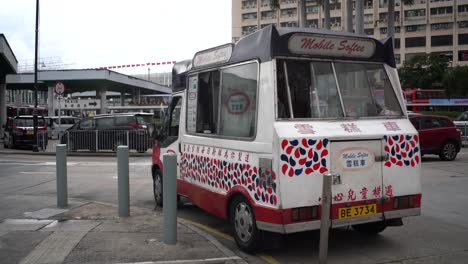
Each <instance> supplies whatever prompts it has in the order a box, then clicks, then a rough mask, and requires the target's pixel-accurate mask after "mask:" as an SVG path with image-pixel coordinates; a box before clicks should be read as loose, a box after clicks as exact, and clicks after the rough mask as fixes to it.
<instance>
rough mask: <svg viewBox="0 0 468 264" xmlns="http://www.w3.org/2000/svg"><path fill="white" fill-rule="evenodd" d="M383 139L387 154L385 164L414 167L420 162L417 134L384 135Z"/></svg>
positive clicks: (388, 165)
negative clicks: (387, 158) (387, 157)
mask: <svg viewBox="0 0 468 264" xmlns="http://www.w3.org/2000/svg"><path fill="white" fill-rule="evenodd" d="M384 140H385V147H384V150H385V152H387V153H388V155H389V160H388V161H386V162H385V163H384V165H385V166H387V167H389V168H390V167H392V166H398V167H409V166H411V167H415V166H417V165H418V164H419V162H421V156H420V155H421V153H420V150H419V137H418V135H412V136H411V135H395V136H384Z"/></svg>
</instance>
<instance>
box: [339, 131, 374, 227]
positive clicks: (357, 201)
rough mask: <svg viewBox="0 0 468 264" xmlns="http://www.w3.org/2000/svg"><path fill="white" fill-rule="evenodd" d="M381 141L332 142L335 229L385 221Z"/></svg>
mask: <svg viewBox="0 0 468 264" xmlns="http://www.w3.org/2000/svg"><path fill="white" fill-rule="evenodd" d="M382 144H383V142H382V140H381V139H376V140H356V141H332V142H331V144H330V146H331V164H330V165H331V166H330V168H331V172H332V173H333V174H335V175H337V176H336V177H334V181H333V183H332V210H331V217H332V225H333V226H334V227H336V226H342V225H350V224H357V223H362V222H369V221H374V220H375V221H378V220H381V219H382V218H383V212H382V207H381V205H380V203H379V202H378V201H380V199H381V198H382V193H383V190H382V182H383V176H382V175H383V174H382V162H381V160H382V159H383V158H382Z"/></svg>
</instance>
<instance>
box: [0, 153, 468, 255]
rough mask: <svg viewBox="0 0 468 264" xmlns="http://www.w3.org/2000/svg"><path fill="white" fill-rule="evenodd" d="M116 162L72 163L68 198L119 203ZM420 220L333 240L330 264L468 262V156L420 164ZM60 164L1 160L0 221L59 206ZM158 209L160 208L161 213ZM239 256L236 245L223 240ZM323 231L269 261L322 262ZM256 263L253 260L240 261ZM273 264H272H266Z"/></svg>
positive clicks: (135, 200)
mask: <svg viewBox="0 0 468 264" xmlns="http://www.w3.org/2000/svg"><path fill="white" fill-rule="evenodd" d="M130 172H131V173H130V201H131V206H138V207H145V208H151V209H152V208H153V207H154V203H153V194H152V182H151V177H150V158H149V157H134V158H130ZM116 176H117V165H116V158H115V157H68V178H69V182H68V184H69V196H70V197H73V198H81V199H85V200H96V201H101V202H108V203H114V204H116V203H117V177H116ZM422 184H423V208H422V216H419V217H413V218H408V219H406V220H405V225H404V226H403V227H394V228H388V229H387V230H386V231H384V232H383V233H382V234H381V235H379V236H375V237H368V236H363V235H361V234H358V233H356V232H353V231H352V230H348V229H346V228H343V229H338V230H334V231H333V232H332V234H331V240H330V248H329V249H330V252H329V263H342V262H350V263H386V262H392V263H393V262H396V263H440V262H445V263H462V262H464V261H465V260H466V258H467V257H468V220H467V219H468V210H466V209H465V208H466V204H467V202H468V193H467V192H466V190H467V189H468V149H467V148H464V149H463V150H462V152H461V153H460V154H459V157H458V158H457V160H455V161H453V162H442V161H439V160H438V158H437V157H436V156H433V157H430V156H427V157H424V159H423V179H422ZM55 190H56V182H55V157H53V156H37V155H35V156H31V155H1V156H0V209H1V210H0V221H1V220H3V219H6V218H14V217H15V216H18V215H19V214H22V213H23V212H25V211H35V210H38V209H41V208H44V207H46V206H51V205H54V204H55V203H56V197H55ZM158 210H159V209H158ZM179 217H183V218H187V219H190V220H193V221H197V222H201V223H203V224H205V225H207V226H209V227H211V228H213V229H215V230H217V231H220V232H223V233H228V230H229V227H228V225H227V224H226V222H224V221H222V220H220V219H217V218H215V217H212V216H210V215H208V214H206V213H204V212H203V211H201V210H199V209H198V208H196V207H193V206H190V205H186V206H185V207H183V208H182V209H180V210H179ZM218 238H219V239H220V241H221V242H222V243H224V244H225V245H226V246H227V247H229V248H231V249H233V250H235V245H234V243H233V242H232V241H231V240H229V239H225V238H226V237H224V238H223V237H221V236H219V237H218ZM318 239H319V235H318V232H306V233H301V234H295V235H289V236H287V237H285V239H284V240H283V244H282V246H281V247H279V248H278V247H273V248H272V249H270V250H266V251H265V252H264V253H265V254H266V255H269V256H272V257H273V258H272V259H270V261H269V262H274V261H275V260H276V261H279V262H280V263H311V262H315V261H316V260H317V254H318ZM243 257H244V259H246V260H248V261H249V262H251V263H256V262H259V259H258V258H257V257H255V256H246V255H243ZM267 260H268V259H267Z"/></svg>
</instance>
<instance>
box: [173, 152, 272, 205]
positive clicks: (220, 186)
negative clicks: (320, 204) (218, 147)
mask: <svg viewBox="0 0 468 264" xmlns="http://www.w3.org/2000/svg"><path fill="white" fill-rule="evenodd" d="M180 166H181V174H182V175H181V176H182V178H184V179H185V180H189V181H192V182H196V183H198V184H199V185H202V186H205V187H208V188H210V189H212V190H213V189H214V190H215V191H218V192H228V191H229V190H230V189H231V188H233V187H234V186H242V187H244V188H245V189H247V190H248V192H249V194H250V195H251V197H252V198H253V199H254V200H255V201H257V202H259V203H264V204H268V205H274V206H276V205H277V204H278V198H277V194H276V188H277V186H276V173H275V172H274V171H273V172H271V173H272V175H271V177H272V180H273V182H272V184H271V187H268V186H267V183H266V181H265V180H262V178H261V177H259V176H258V168H257V167H256V166H251V165H250V164H246V163H240V162H239V163H238V162H230V161H226V160H221V159H217V158H211V157H207V156H201V155H196V154H193V153H187V152H186V153H183V154H182V157H181V162H180ZM187 178H188V179H187Z"/></svg>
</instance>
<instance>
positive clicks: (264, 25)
mask: <svg viewBox="0 0 468 264" xmlns="http://www.w3.org/2000/svg"><path fill="white" fill-rule="evenodd" d="M269 25H275V26H276V23H268V24H262V25H260V28H264V27H268V26H269Z"/></svg>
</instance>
